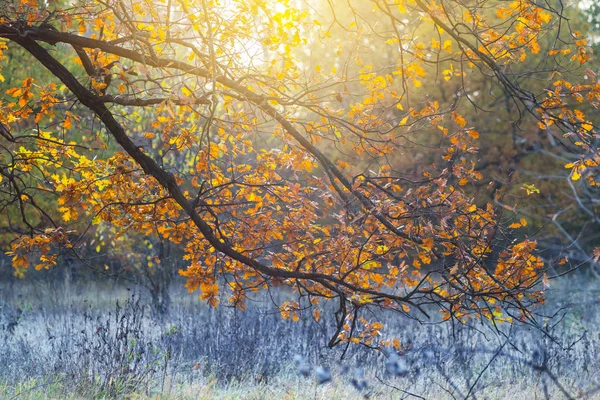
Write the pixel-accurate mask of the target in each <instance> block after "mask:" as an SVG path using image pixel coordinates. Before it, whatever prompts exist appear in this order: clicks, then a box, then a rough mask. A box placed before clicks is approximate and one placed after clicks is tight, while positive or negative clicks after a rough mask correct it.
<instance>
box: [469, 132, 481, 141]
mask: <svg viewBox="0 0 600 400" xmlns="http://www.w3.org/2000/svg"><path fill="white" fill-rule="evenodd" d="M467 134H468V135H469V136H471V137H472V138H473V139H479V132H477V131H468V132H467Z"/></svg>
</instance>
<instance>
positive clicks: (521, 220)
mask: <svg viewBox="0 0 600 400" xmlns="http://www.w3.org/2000/svg"><path fill="white" fill-rule="evenodd" d="M519 222H520V223H521V225H522V226H527V220H525V218H521V219H520V220H519Z"/></svg>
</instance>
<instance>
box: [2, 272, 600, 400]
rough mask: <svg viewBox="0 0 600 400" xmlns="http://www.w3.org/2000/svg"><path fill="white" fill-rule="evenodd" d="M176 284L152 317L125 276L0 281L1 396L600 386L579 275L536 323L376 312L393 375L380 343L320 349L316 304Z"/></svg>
mask: <svg viewBox="0 0 600 400" xmlns="http://www.w3.org/2000/svg"><path fill="white" fill-rule="evenodd" d="M181 289H183V288H182V286H181V285H179V284H178V283H176V284H175V285H174V288H173V289H172V292H171V296H172V299H173V302H172V305H171V309H170V311H169V313H168V314H167V315H163V316H160V315H157V314H156V313H154V312H153V311H152V309H151V307H150V306H149V304H150V301H149V298H147V297H148V296H147V294H146V293H145V292H144V290H142V288H141V287H139V286H137V285H135V284H129V285H122V284H118V285H107V284H106V282H104V283H102V284H100V283H94V282H85V283H83V282H71V281H70V280H68V279H67V280H66V281H65V280H56V279H55V280H49V281H47V282H45V281H41V280H34V281H28V280H26V281H15V282H12V283H10V284H9V283H5V284H3V285H2V287H1V289H0V307H1V312H0V316H1V319H0V398H6V399H17V398H19V399H20V398H28V399H42V398H44V399H45V398H56V399H59V398H60V399H77V398H132V399H133V398H156V399H158V398H160V399H213V398H219V399H263V398H273V399H276V398H277V399H279V398H286V399H351V398H357V399H359V398H374V399H380V398H381V399H409V398H413V399H414V398H425V399H461V398H472V399H507V398H510V399H534V398H551V399H560V398H586V399H594V398H600V386H599V385H600V375H599V374H598V371H600V361H599V360H600V330H599V329H598V327H599V326H600V312H598V307H597V306H598V304H600V288H598V287H597V284H596V283H594V282H591V283H590V282H589V280H587V279H585V278H584V277H581V276H571V277H567V278H563V280H562V281H553V282H552V286H551V287H550V288H549V290H548V291H547V298H548V301H547V303H546V305H545V306H544V307H543V308H540V309H538V310H536V313H538V314H539V316H540V317H539V319H540V321H541V323H542V324H543V329H534V328H531V327H528V326H523V325H519V324H513V325H510V324H502V325H500V326H499V327H497V328H494V327H493V326H491V325H490V324H488V323H477V324H475V325H468V326H467V325H460V324H450V323H437V322H432V323H426V322H423V321H421V322H418V321H416V320H411V319H407V318H403V317H401V316H399V315H397V314H385V315H382V321H383V322H384V323H385V325H386V334H389V335H392V336H395V337H398V338H399V339H400V340H401V342H402V343H403V344H404V345H405V346H407V348H408V349H407V350H406V352H405V353H404V354H401V355H400V359H399V361H400V363H401V365H402V369H403V370H402V371H401V373H399V374H396V376H393V374H391V373H390V371H389V366H388V365H387V364H386V363H388V361H389V356H390V354H389V353H388V354H385V353H384V352H378V351H374V350H370V349H366V348H364V347H361V346H356V345H352V346H349V347H348V348H347V349H346V348H345V346H337V347H335V348H334V349H329V348H328V347H327V345H326V344H327V341H328V339H329V335H331V334H332V332H333V327H332V323H331V321H330V320H328V318H327V316H324V318H322V319H321V320H320V321H319V322H318V323H317V322H315V321H314V319H313V318H312V317H311V316H310V313H306V315H301V318H300V321H298V322H292V321H286V320H283V319H282V318H281V316H280V315H279V313H278V312H277V311H276V310H274V307H273V304H272V303H271V300H270V298H269V297H268V296H267V295H266V294H262V295H260V296H259V297H257V298H256V299H254V301H253V302H251V303H250V304H249V306H248V308H247V309H246V310H244V311H239V310H236V309H234V308H227V307H217V308H211V307H208V306H207V305H206V304H205V303H203V302H201V301H200V300H199V299H198V298H197V296H195V295H190V294H188V293H187V292H185V290H181ZM543 315H547V316H548V317H547V318H544V317H542V316H543ZM342 356H343V358H342ZM300 360H301V361H300ZM386 360H387V361H386ZM299 364H302V366H303V367H304V368H305V369H306V370H304V371H299V370H298V366H299ZM307 367H308V368H307ZM319 368H321V369H320V370H319V371H318V372H316V371H317V370H318V369H319ZM323 371H325V372H326V373H331V376H332V379H331V381H329V382H326V383H322V384H320V383H319V373H321V374H322V373H323ZM300 372H304V374H305V375H307V376H304V375H303V374H301V373H300Z"/></svg>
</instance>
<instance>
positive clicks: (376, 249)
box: [0, 0, 600, 346]
mask: <svg viewBox="0 0 600 400" xmlns="http://www.w3.org/2000/svg"><path fill="white" fill-rule="evenodd" d="M50 3H51V4H46V5H45V4H41V3H40V2H37V1H36V0H18V1H13V2H12V3H11V4H9V5H8V6H6V7H5V10H4V11H3V12H4V15H0V38H3V39H2V40H3V42H1V43H2V47H0V52H1V54H2V55H3V57H4V62H5V63H6V60H7V58H6V57H5V56H4V55H5V54H8V53H7V52H9V51H11V50H10V49H11V47H12V46H13V45H14V46H15V47H16V46H19V47H20V48H22V49H24V50H25V52H26V53H28V54H29V55H30V58H32V59H36V60H37V61H38V62H39V63H40V64H39V67H36V68H39V69H42V68H45V69H46V70H48V71H49V72H50V73H51V75H52V76H53V77H52V78H50V80H51V81H50V82H43V81H38V80H37V79H36V76H35V74H32V75H33V76H30V77H27V78H26V79H25V80H24V81H23V82H22V84H21V85H20V86H15V87H11V88H8V90H6V91H5V93H6V95H7V96H9V97H10V98H11V101H10V102H8V103H2V104H0V111H1V112H0V123H1V124H2V125H1V133H2V137H3V145H2V148H1V149H0V171H1V173H2V177H3V183H2V185H3V186H2V202H3V203H2V204H3V213H5V214H6V215H7V216H10V218H11V219H10V220H11V221H12V220H13V219H14V218H15V216H18V218H20V221H19V222H18V223H16V224H13V223H10V228H11V230H12V231H14V232H16V233H17V234H19V235H20V237H19V238H18V239H17V240H15V241H13V243H12V253H13V257H14V258H13V263H14V265H15V267H16V268H17V271H19V272H18V273H19V274H22V271H23V269H24V268H26V266H27V264H28V262H29V259H28V255H29V254H30V253H31V252H32V250H36V251H39V252H40V253H41V256H40V257H39V262H36V263H34V264H36V266H37V267H38V268H48V267H50V266H52V265H54V264H55V263H56V260H57V259H56V256H55V254H51V252H52V250H51V248H52V246H51V245H52V244H53V245H61V246H63V247H65V248H67V249H69V250H70V251H76V249H77V247H78V245H79V244H80V242H81V241H82V237H83V235H82V234H83V233H85V232H86V231H87V230H88V229H89V228H90V226H99V225H102V226H110V227H111V229H113V230H114V232H115V235H116V236H121V235H126V234H133V233H135V234H140V235H143V236H158V237H160V238H161V240H164V241H168V242H171V243H174V244H177V245H181V246H182V247H183V249H184V257H183V258H184V259H185V260H186V261H187V262H188V263H189V264H188V267H187V269H185V270H182V271H181V272H180V273H181V275H183V276H185V277H186V278H187V287H188V289H189V290H190V291H191V292H193V291H200V296H201V298H202V299H204V300H206V301H207V302H208V303H209V304H211V305H213V306H216V305H217V304H218V303H219V302H227V303H230V304H232V305H235V306H237V307H239V308H243V307H244V302H245V301H246V300H247V299H248V297H249V296H250V295H251V294H252V293H253V292H256V291H258V290H260V289H268V288H269V287H273V286H279V285H285V286H287V287H290V288H292V289H293V290H294V291H295V293H296V294H297V295H298V298H297V299H296V300H295V301H289V302H286V303H284V304H281V305H280V309H281V312H282V315H283V317H284V318H292V319H296V318H297V311H298V310H300V309H302V308H306V307H311V308H314V309H315V311H314V316H315V318H316V319H318V318H320V311H319V310H320V309H321V308H322V307H323V304H322V303H323V302H325V301H337V304H338V309H337V312H336V314H335V315H336V325H337V328H338V329H337V333H336V335H335V336H334V337H333V338H332V340H331V344H332V345H334V344H337V343H340V342H347V341H352V342H358V343H362V344H364V345H367V346H376V345H379V344H386V343H387V342H380V341H379V339H378V337H379V336H380V330H381V329H382V328H383V326H382V324H381V323H379V322H377V321H371V320H369V319H368V318H367V317H365V315H367V314H364V313H363V311H364V310H369V309H373V308H383V309H390V310H395V311H398V312H399V313H403V314H405V315H409V316H413V317H417V316H418V315H424V316H429V314H430V310H429V308H430V306H431V305H435V306H437V307H439V308H440V310H441V312H442V319H444V320H447V319H451V318H453V319H455V320H459V321H463V322H467V321H468V320H469V319H470V318H482V317H483V318H488V319H491V320H494V321H504V320H512V319H513V318H516V319H519V320H522V321H529V322H531V323H535V320H534V318H533V314H532V313H531V306H532V305H534V304H536V303H538V302H540V301H542V294H541V292H539V291H536V290H533V288H534V286H535V285H536V284H537V283H538V282H539V281H540V280H541V279H542V276H543V275H542V271H543V262H542V261H541V259H540V257H539V255H538V254H537V253H536V251H537V249H536V248H537V243H536V241H534V240H531V239H525V240H523V241H521V242H513V243H509V244H502V245H500V244H501V241H500V240H499V239H498V238H497V233H498V232H499V231H501V230H502V227H501V226H500V225H501V224H500V222H501V221H500V218H501V210H500V209H499V208H498V207H497V206H494V205H493V204H491V203H487V202H485V201H482V199H479V198H477V199H476V198H473V196H472V195H470V194H469V193H468V192H467V191H466V190H465V188H466V187H467V186H468V185H469V184H475V183H476V182H478V181H480V180H481V179H482V174H481V172H479V171H478V170H477V167H476V165H477V164H476V157H477V154H478V139H479V137H480V133H479V132H478V130H477V129H476V128H475V127H473V126H471V125H470V124H469V121H468V120H467V118H466V117H465V115H466V114H465V106H464V103H469V101H471V102H472V101H473V100H472V99H471V97H469V95H468V94H467V95H466V96H463V95H462V94H461V90H460V89H458V90H457V89H456V88H457V86H456V85H459V86H460V85H462V87H463V92H464V87H465V81H467V80H469V79H471V77H476V76H485V77H491V79H492V81H493V84H494V85H496V86H497V87H500V88H502V90H504V91H505V92H506V93H507V95H508V96H509V97H510V98H511V101H513V102H515V103H516V104H518V105H519V107H522V108H523V109H524V110H525V111H527V112H528V113H530V114H531V115H532V116H533V117H534V118H536V119H538V120H539V122H540V124H543V125H544V127H549V126H550V125H551V124H552V125H554V126H559V127H560V128H562V129H566V130H568V132H567V133H566V134H567V135H569V137H573V138H577V141H578V142H577V143H580V145H581V146H584V147H586V148H589V150H590V152H589V153H587V152H586V153H585V154H586V155H585V157H584V159H582V161H580V162H578V163H574V164H573V165H572V166H570V167H571V168H573V171H574V172H573V175H572V177H573V179H577V178H579V176H580V175H581V173H582V172H583V171H584V169H585V167H590V168H591V167H592V165H591V164H590V163H593V166H595V165H596V164H595V163H596V162H597V160H596V158H595V157H596V156H595V154H596V153H595V152H594V150H595V149H594V148H593V146H592V145H591V140H592V139H593V135H594V130H593V124H592V123H591V122H589V120H588V118H587V117H585V115H584V114H583V112H581V111H579V110H577V109H574V108H572V106H571V104H570V101H569V100H570V99H573V100H575V101H585V100H587V101H595V99H596V98H597V93H600V91H599V90H597V88H596V86H597V85H573V84H570V83H567V82H564V81H561V80H559V81H556V82H554V84H553V86H554V89H553V90H552V91H550V90H548V91H547V92H546V93H547V98H543V96H542V97H540V96H539V95H536V94H535V93H533V92H531V91H530V90H529V89H528V87H527V84H528V83H529V82H530V81H536V79H537V75H538V71H526V73H525V74H524V75H525V76H529V77H530V78H529V79H526V78H525V79H524V78H522V77H521V75H522V74H521V72H519V73H517V72H513V71H519V70H521V69H525V70H527V68H528V66H527V65H525V64H524V63H525V61H526V60H527V58H528V57H529V56H530V55H532V56H533V55H538V54H539V53H540V52H541V47H540V41H541V40H542V38H544V37H546V36H549V35H550V36H551V35H553V34H555V35H556V40H555V45H556V46H555V48H554V49H553V50H552V51H551V52H550V56H552V57H556V58H557V61H556V62H557V64H559V65H560V66H561V68H570V67H569V65H578V64H583V63H585V62H587V60H588V58H589V52H588V50H587V43H586V42H585V40H584V39H583V38H581V37H580V35H579V34H578V33H577V32H575V31H571V30H567V31H568V33H567V34H565V33H561V32H563V31H562V30H561V27H562V26H563V23H564V22H563V21H562V19H561V10H560V9H557V8H553V7H552V6H550V5H549V6H546V7H541V6H539V5H537V3H536V2H532V1H528V0H518V1H514V2H511V3H506V2H502V1H486V2H484V4H481V5H473V4H470V3H466V2H465V3H463V2H461V1H456V0H454V1H442V2H439V3H438V2H433V1H431V2H425V1H423V0H401V1H381V0H376V1H373V2H371V3H369V4H363V3H362V2H356V3H357V4H353V3H354V2H349V3H347V4H346V2H336V1H333V2H328V5H324V4H320V3H319V2H314V4H313V3H312V2H310V1H307V2H306V3H304V4H300V5H292V4H291V2H289V1H288V0H280V1H278V0H272V1H261V0H254V1H250V2H248V1H245V0H244V1H241V0H240V1H237V0H235V1H229V2H221V1H217V0H202V1H187V0H152V1H150V0H136V1H131V2H129V3H128V4H125V3H124V2H122V1H120V0H104V1H92V2H91V1H72V2H65V3H64V4H63V3H62V2H60V1H54V2H50ZM337 3H339V4H337ZM342 3H343V4H342ZM358 3H360V4H358ZM375 22H378V23H375ZM566 36H570V37H566ZM559 44H560V46H561V47H559ZM7 45H9V47H7ZM374 45H377V46H379V48H384V49H385V52H386V55H387V57H386V58H385V60H384V61H385V62H382V61H381V60H378V61H377V62H373V63H368V62H367V61H366V60H367V59H370V58H371V55H372V52H373V46H374ZM315 48H327V49H330V50H331V51H329V52H327V53H326V55H325V56H324V57H321V58H319V60H318V62H317V61H316V60H314V58H313V56H312V54H311V51H313V50H310V49H315ZM55 49H56V50H57V51H54V50H55ZM73 57H75V58H76V64H79V65H73V66H71V64H72V59H73ZM68 67H69V68H68ZM554 72H556V73H559V71H557V70H552V71H550V75H552V73H554ZM528 74H529V75H528ZM427 77H435V79H436V80H437V79H438V78H439V82H440V83H439V85H440V86H442V87H443V86H444V85H448V88H449V89H452V88H454V89H452V90H454V91H455V94H454V95H453V96H452V99H451V100H450V101H448V99H447V98H440V99H435V98H431V96H429V95H428V93H427V92H425V91H424V90H423V88H424V86H423V81H424V80H425V79H426V78H427ZM565 89H566V90H568V91H569V92H568V93H569V97H568V98H567V97H566V96H565V95H564V94H563V92H564V91H565ZM462 98H467V99H468V100H469V101H462V102H461V101H460V100H461V99H462ZM17 132H18V133H17ZM74 137H77V138H78V139H79V140H78V141H75V140H73V138H74ZM115 142H116V143H117V144H118V145H119V147H120V148H118V147H116V145H115ZM4 143H5V144H4ZM415 146H416V147H418V146H423V147H424V148H428V147H434V148H440V149H441V151H440V152H432V154H433V156H432V160H431V163H429V164H427V165H425V166H423V164H422V163H421V164H420V165H421V167H419V168H417V169H413V170H412V171H411V173H408V174H407V173H406V171H407V169H406V165H407V159H410V158H411V157H414V156H416V154H415V152H414V150H413V149H414V148H415ZM436 154H437V155H436ZM588 154H591V155H588ZM588 179H591V178H588ZM46 192H49V193H53V194H54V193H55V194H56V196H57V197H56V199H55V200H54V204H56V207H55V208H54V209H52V207H51V206H50V207H49V208H48V207H44V206H43V205H41V204H38V203H37V198H38V197H39V196H40V195H39V193H46ZM496 198H497V199H500V198H502V192H498V193H496ZM15 210H16V211H15ZM524 225H526V221H525V222H523V221H522V222H521V223H520V224H519V227H520V226H524ZM513 227H514V228H516V227H517V226H513ZM13 228H14V229H13ZM76 234H79V235H80V236H76ZM390 343H392V344H394V343H395V344H396V345H397V346H400V344H399V343H398V342H390Z"/></svg>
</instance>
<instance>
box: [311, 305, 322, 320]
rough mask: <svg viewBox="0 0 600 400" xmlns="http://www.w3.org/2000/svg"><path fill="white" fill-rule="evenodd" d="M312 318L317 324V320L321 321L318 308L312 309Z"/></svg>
mask: <svg viewBox="0 0 600 400" xmlns="http://www.w3.org/2000/svg"><path fill="white" fill-rule="evenodd" d="M313 317H314V319H315V321H317V322H319V320H320V319H321V311H320V310H319V309H318V308H315V309H314V311H313Z"/></svg>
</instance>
